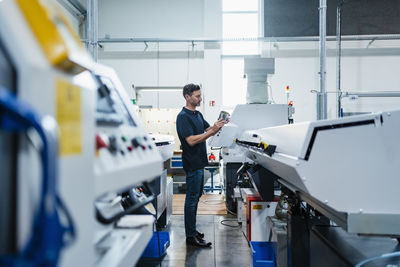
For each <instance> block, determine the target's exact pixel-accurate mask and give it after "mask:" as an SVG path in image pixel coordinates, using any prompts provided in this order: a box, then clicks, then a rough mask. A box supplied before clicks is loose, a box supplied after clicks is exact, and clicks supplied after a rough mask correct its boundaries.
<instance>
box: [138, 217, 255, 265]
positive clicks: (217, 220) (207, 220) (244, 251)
mask: <svg viewBox="0 0 400 267" xmlns="http://www.w3.org/2000/svg"><path fill="white" fill-rule="evenodd" d="M221 221H222V223H224V224H229V225H231V226H237V221H236V220H235V217H234V216H232V215H229V214H228V215H198V216H197V228H198V230H199V231H201V232H204V234H205V239H206V240H207V241H211V242H212V243H213V244H212V247H211V248H197V247H192V246H186V243H185V227H184V220H183V215H172V216H171V223H170V225H169V226H168V227H167V229H166V230H168V231H169V233H170V240H171V245H170V247H169V248H168V249H167V254H166V255H165V256H164V258H162V259H161V260H141V261H139V262H138V264H137V265H136V266H143V267H144V266H145V267H152V266H162V267H164V266H174V267H180V266H207V267H208V266H229V267H232V266H233V267H234V266H238V267H245V266H251V263H252V261H251V249H250V247H249V246H248V243H247V240H246V238H245V237H244V235H243V233H242V230H241V228H239V227H229V226H225V225H223V224H221Z"/></svg>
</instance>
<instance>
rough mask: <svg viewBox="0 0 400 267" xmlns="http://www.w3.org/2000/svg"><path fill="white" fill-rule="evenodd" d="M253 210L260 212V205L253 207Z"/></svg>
mask: <svg viewBox="0 0 400 267" xmlns="http://www.w3.org/2000/svg"><path fill="white" fill-rule="evenodd" d="M253 210H262V205H253Z"/></svg>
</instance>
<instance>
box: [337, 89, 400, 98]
mask: <svg viewBox="0 0 400 267" xmlns="http://www.w3.org/2000/svg"><path fill="white" fill-rule="evenodd" d="M349 96H357V97H400V91H381V92H380V91H376V92H343V93H342V98H343V97H349Z"/></svg>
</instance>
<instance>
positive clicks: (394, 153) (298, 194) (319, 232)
mask: <svg viewBox="0 0 400 267" xmlns="http://www.w3.org/2000/svg"><path fill="white" fill-rule="evenodd" d="M399 125H400V111H393V112H380V113H373V114H368V115H359V116H353V117H347V118H342V119H334V120H323V121H315V122H304V123H297V124H293V125H284V126H277V127H268V128H263V129H259V130H250V131H247V132H244V133H243V135H242V137H240V138H238V140H237V144H238V145H239V146H240V147H242V150H243V152H244V153H246V155H247V156H248V157H249V158H250V159H252V160H253V161H254V162H256V163H258V164H260V165H261V166H263V167H264V168H266V169H268V170H269V171H271V172H273V173H274V174H276V175H277V176H278V178H277V180H278V181H279V183H281V184H282V185H284V188H285V189H284V191H285V192H286V194H287V195H288V196H289V197H288V199H289V204H290V205H289V206H290V207H289V216H288V239H289V240H288V245H289V248H290V249H289V251H290V255H288V258H289V259H291V265H292V266H310V265H311V266H318V264H321V262H326V259H327V258H331V259H332V261H329V262H331V264H330V265H329V266H353V265H356V264H357V263H358V262H361V261H362V260H365V259H368V258H369V257H375V256H377V255H378V256H379V254H382V253H386V254H387V253H388V252H393V248H394V251H397V250H398V249H395V247H396V246H395V245H396V244H395V245H394V244H393V242H394V241H393V240H392V241H391V240H390V239H389V240H383V241H382V240H377V239H374V238H369V239H368V238H365V237H364V238H361V237H359V236H358V235H367V236H387V237H397V238H398V237H399V236H400V226H399V224H398V222H399V220H400V208H399V207H398V205H397V203H398V201H399V200H400V199H399V194H397V193H396V190H397V188H398V186H399V180H398V173H397V167H396V165H397V163H398V162H400V152H399V149H400V145H399V144H398V142H397V136H396V133H397V132H398V130H399ZM260 144H262V145H260ZM268 146H274V147H275V152H273V153H271V152H268V151H266V147H268ZM331 222H334V224H333V226H332V223H331ZM335 226H340V227H341V228H342V229H344V230H345V231H346V232H344V231H343V230H342V231H340V228H338V227H335ZM354 234H358V235H354ZM380 242H381V243H380ZM391 242H392V243H391ZM367 243H375V246H366V244H367ZM299 244H301V245H299ZM318 244H319V245H318ZM321 244H326V246H325V249H324V251H323V252H322V251H321V250H322V248H321V246H320V245H321ZM378 244H382V247H385V246H386V247H387V248H388V250H386V251H385V250H382V249H380V250H379V249H378V247H379V245H378ZM385 244H386V245H385ZM357 248H358V250H357ZM396 253H397V254H396ZM389 254H390V253H389ZM398 254H399V252H395V253H394V254H392V256H397V259H395V262H396V263H398V261H399V258H398V256H399V255H398ZM321 255H323V256H321ZM351 255H352V256H351ZM354 255H358V256H354ZM386 256H388V255H386ZM321 257H322V258H321ZM378 258H379V257H378ZM388 258H390V257H389V256H388ZM388 263H393V262H391V261H388ZM326 266H328V265H326Z"/></svg>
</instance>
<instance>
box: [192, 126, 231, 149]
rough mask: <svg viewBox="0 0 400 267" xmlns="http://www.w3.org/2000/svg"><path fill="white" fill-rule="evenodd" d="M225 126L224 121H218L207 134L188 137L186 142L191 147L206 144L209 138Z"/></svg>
mask: <svg viewBox="0 0 400 267" xmlns="http://www.w3.org/2000/svg"><path fill="white" fill-rule="evenodd" d="M224 124H225V123H224V121H223V120H219V121H216V122H215V123H214V125H213V126H210V127H208V128H207V129H206V130H205V131H206V132H205V133H202V134H197V135H191V136H188V137H186V142H187V143H188V144H189V146H195V145H197V144H199V143H201V142H204V141H205V140H207V138H209V137H210V136H213V135H214V134H216V133H217V132H218V131H219V129H221V128H222V127H223V126H224Z"/></svg>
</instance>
